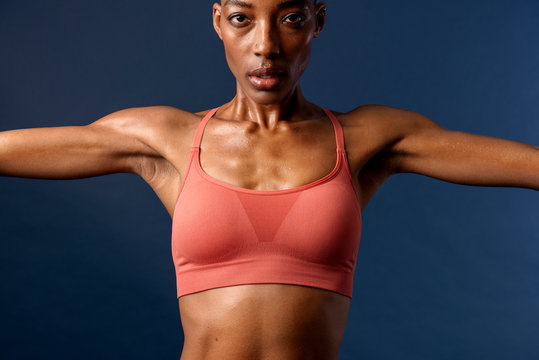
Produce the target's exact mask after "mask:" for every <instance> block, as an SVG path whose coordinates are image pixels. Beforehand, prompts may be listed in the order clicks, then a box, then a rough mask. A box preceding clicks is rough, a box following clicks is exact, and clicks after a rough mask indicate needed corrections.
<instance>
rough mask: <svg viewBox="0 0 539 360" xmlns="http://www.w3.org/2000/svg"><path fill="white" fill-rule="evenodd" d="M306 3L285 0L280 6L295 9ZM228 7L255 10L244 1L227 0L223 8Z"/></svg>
mask: <svg viewBox="0 0 539 360" xmlns="http://www.w3.org/2000/svg"><path fill="white" fill-rule="evenodd" d="M305 2H306V0H285V1H283V2H282V3H280V4H279V8H281V9H288V8H291V7H293V6H298V5H300V6H301V5H305ZM227 5H230V6H232V5H235V6H239V7H244V8H248V9H252V8H253V4H250V3H248V2H245V1H242V0H226V1H225V4H224V5H223V6H227Z"/></svg>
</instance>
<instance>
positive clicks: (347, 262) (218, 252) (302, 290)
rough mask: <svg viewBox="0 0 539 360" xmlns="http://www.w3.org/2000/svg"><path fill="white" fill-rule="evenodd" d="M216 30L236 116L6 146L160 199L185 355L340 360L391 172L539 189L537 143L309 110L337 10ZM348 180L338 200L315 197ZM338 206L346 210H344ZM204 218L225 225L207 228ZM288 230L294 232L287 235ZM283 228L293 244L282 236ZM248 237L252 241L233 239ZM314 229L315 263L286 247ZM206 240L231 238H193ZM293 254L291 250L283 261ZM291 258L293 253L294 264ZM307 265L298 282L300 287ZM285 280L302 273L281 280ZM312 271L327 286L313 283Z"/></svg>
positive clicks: (33, 170)
mask: <svg viewBox="0 0 539 360" xmlns="http://www.w3.org/2000/svg"><path fill="white" fill-rule="evenodd" d="M213 19H214V27H215V30H216V32H217V34H218V35H219V37H220V38H221V39H222V41H223V44H224V47H225V51H226V55H227V61H228V64H229V67H230V69H231V71H232V73H233V74H234V76H235V78H236V81H237V94H236V97H235V98H234V99H233V100H232V101H230V102H229V103H227V104H224V105H222V106H220V107H219V108H218V109H213V110H211V111H204V112H201V113H197V114H191V113H188V112H184V111H181V110H178V109H175V108H169V107H151V108H133V109H127V110H123V111H119V112H116V113H113V114H111V115H109V116H106V117H104V118H102V119H100V120H98V121H96V122H94V123H93V124H91V125H88V126H85V127H67V128H56V129H32V130H20V131H12V132H5V133H3V134H2V136H1V137H0V141H2V144H3V145H4V149H7V150H4V151H3V153H2V158H1V160H0V173H1V174H3V175H9V176H23V177H35V178H60V179H61V178H80V177H89V176H96V175H103V174H109V173H116V172H132V173H135V174H138V175H140V176H141V177H142V178H143V179H144V180H145V181H146V182H147V183H148V184H149V185H150V186H151V187H152V189H153V190H154V191H155V193H156V194H157V195H158V197H159V198H160V199H161V201H162V202H163V204H164V206H165V208H166V209H167V211H168V213H169V214H170V215H171V217H173V219H174V225H173V256H174V259H175V262H176V271H177V275H178V295H179V303H180V313H181V317H182V325H183V328H184V332H185V345H184V349H183V353H182V358H185V359H187V360H189V359H197V358H219V359H223V358H230V359H253V358H278V359H296V358H297V359H300V358H320V359H333V358H337V357H338V349H339V345H340V342H341V339H342V336H343V332H344V328H345V323H346V318H347V315H348V308H349V304H350V296H351V278H350V277H351V271H352V270H353V265H354V264H353V263H354V261H355V255H350V254H351V253H354V252H355V251H357V241H358V240H359V239H358V234H359V228H358V226H359V224H360V217H359V209H363V208H364V207H365V206H366V205H367V203H368V202H369V200H370V199H371V197H372V196H373V195H374V193H375V192H376V190H377V189H378V187H379V186H380V185H381V184H382V183H383V182H384V181H385V180H386V179H387V178H388V177H389V176H390V175H392V174H395V173H399V172H414V173H419V174H424V175H427V176H431V177H435V178H439V179H442V180H446V181H451V182H456V183H463V184H472V185H491V186H521V187H528V188H533V189H538V188H539V179H538V174H539V156H538V151H537V148H536V147H534V146H529V145H524V144H520V143H516V142H511V141H506V140H500V139H493V138H486V137H480V136H474V135H468V134H464V133H456V132H450V131H446V130H444V129H442V128H441V127H439V126H437V125H436V124H434V123H433V122H432V121H430V120H429V119H427V118H426V117H424V116H421V115H419V114H417V113H414V112H410V111H404V110H398V109H394V108H389V107H383V106H361V107H359V108H356V109H355V110H353V111H351V112H348V113H337V112H329V111H326V110H324V109H322V108H320V107H319V106H316V105H314V104H312V103H310V102H308V101H307V100H306V99H305V98H304V96H303V95H302V92H301V90H300V87H299V78H300V76H301V75H302V73H303V71H304V70H305V68H306V66H307V63H308V60H309V56H310V50H311V44H312V41H313V39H314V38H315V37H317V36H318V35H319V34H320V32H321V31H322V29H323V27H324V23H325V5H324V4H323V3H315V2H314V1H290V2H282V1H273V0H272V1H232V0H231V1H223V2H222V3H221V4H216V5H214V8H213ZM341 129H342V130H341ZM199 148H200V150H199ZM344 150H346V151H344ZM43 153H45V154H46V156H43V155H42V154H43ZM36 154H38V155H36ZM199 157H200V158H199ZM199 164H200V165H199ZM478 170H479V171H478ZM187 179H189V181H187ZM336 179H337V180H338V181H340V182H339V183H337V186H336V188H335V189H331V190H327V191H325V192H322V193H320V194H316V196H313V195H312V193H315V192H316V191H317V190H319V189H321V188H323V187H324V186H326V185H328V184H330V183H331V184H335V182H334V181H335V180H336ZM347 179H348V180H350V181H349V182H348V183H347ZM218 188H219V189H221V188H222V189H227V190H226V191H225V190H222V189H221V190H222V191H219V190H217V189H218ZM200 189H207V191H200ZM197 191H198V192H197ZM209 193H211V194H212V197H211V198H208V196H209V195H208V194H209ZM227 194H228V195H230V194H234V196H237V198H238V199H239V202H236V203H234V204H232V203H231V201H233V200H231V199H235V197H234V196H232V197H226V196H228V195H227ZM246 194H249V195H251V196H247V195H246ZM285 194H287V195H286V196H285ZM292 194H301V196H302V197H304V198H305V197H311V198H313V199H311V200H310V202H308V203H307V204H310V206H307V205H303V208H302V209H303V212H302V213H301V214H300V215H298V214H294V213H293V211H292V210H291V209H292V207H293V206H294V205H296V202H297V201H299V200H298V199H295V198H292V196H288V195H292ZM306 194H311V195H306ZM213 195H215V196H213ZM260 195H263V196H260ZM178 196H179V200H178V201H177V199H178ZM230 196H231V195H230ZM225 197H226V198H225ZM259 197H260V198H259ZM261 197H264V199H265V200H262V199H261ZM223 198H224V200H223ZM281 198H282V199H281ZM285 198H286V199H285ZM335 198H337V199H340V200H339V201H335V202H334V203H332V200H333V199H335ZM268 199H269V200H268ZM271 199H277V200H275V201H273V200H271ZM316 201H318V203H317V202H316ZM261 203H263V207H262V209H260V207H261V205H260V204H261ZM200 204H203V207H202V208H200V206H201V205H200ZM212 205H215V206H212ZM322 207H323V208H322ZM193 209H197V210H196V211H194V210H193ZM268 209H271V210H272V211H269V212H268V211H267V210H268ZM328 209H330V210H328ZM242 212H245V214H246V216H245V215H243V216H240V213H242ZM208 213H209V214H210V215H212V216H208V215H207V214H208ZM335 213H338V214H340V216H339V217H338V218H335V216H334V214H335ZM225 215H227V216H225ZM206 216H208V217H207V219H208V220H211V222H208V223H203V222H201V221H200V219H201V217H204V218H205V217H206ZM288 217H292V218H293V219H296V221H290V223H288V224H287V223H286V221H287V218H288ZM343 218H344V219H345V221H344V222H342V219H343ZM216 219H217V220H216ZM249 222H251V224H250V225H252V228H250V227H249V226H250V225H249ZM231 224H234V226H231ZM268 224H269V225H268ZM305 224H307V225H305ZM328 224H329V225H328ZM270 225H271V226H270ZM285 225H286V226H285ZM293 225H296V226H297V229H296V230H297V231H298V234H295V233H293V231H294V226H293ZM283 226H285V227H286V229H287V231H288V233H287V235H286V236H281V237H280V238H279V231H281V229H282V227H283ZM238 228H241V229H246V230H244V231H245V232H248V231H249V230H247V229H252V230H253V231H254V233H251V234H249V235H246V234H245V233H242V234H241V236H240V237H239V240H238V237H236V236H232V237H231V236H228V234H230V233H234V231H236V230H237V229H238ZM313 229H314V231H313V233H311V234H310V236H311V237H313V236H314V235H315V234H320V233H322V234H323V236H320V238H319V241H320V242H319V243H317V244H316V245H317V246H319V247H321V248H322V247H323V246H326V247H325V248H322V250H323V251H319V252H318V253H316V252H312V251H313V249H312V248H310V247H309V246H307V244H305V243H304V242H303V243H302V242H301V240H299V243H295V244H290V243H287V242H289V241H291V239H292V240H293V239H296V238H298V237H299V238H300V239H301V236H304V237H305V234H306V232H308V231H312V230H313ZM328 229H329V230H331V229H335V232H333V233H332V232H331V231H329V230H328ZM342 229H345V230H346V231H342ZM204 232H206V233H205V234H206V236H204ZM200 234H203V235H202V236H200ZM335 234H338V236H337V235H335ZM197 235H198V236H197ZM242 236H243V237H245V238H242ZM208 237H211V238H213V239H215V238H218V239H220V240H221V241H214V242H207V243H204V244H200V243H195V242H194V240H193V239H200V238H208ZM246 238H249V239H246ZM253 238H254V239H256V240H258V241H259V243H257V244H256V245H257V246H258V247H257V246H255V247H251V248H250V250H249V251H252V252H253V254H254V255H253V256H251V257H250V261H251V264H252V266H245V265H243V264H242V263H241V262H240V263H238V264H236V265H235V266H233V267H232V269H231V270H230V271H229V272H227V271H228V270H226V261H229V260H230V259H231V257H234V256H236V255H238V254H240V255H245V254H243V253H242V252H243V251H244V245H245V242H249V241H251V240H252V239H253ZM343 239H346V240H347V241H343ZM306 240H307V239H305V241H306ZM238 241H239V242H240V246H238ZM242 241H243V243H241V242H242ZM279 241H281V243H283V242H284V245H283V247H280V248H279V249H273V248H271V246H272V243H278V242H279ZM354 241H356V242H354ZM223 243H224V244H225V245H226V246H223V245H222V244H223ZM260 244H264V245H260ZM268 244H269V245H268ZM302 245H303V246H302ZM329 245H331V246H329ZM286 246H288V247H291V248H292V251H291V253H289V254H287V256H286V257H285V256H284V255H285V254H284V253H283V251H284V250H283V249H284V248H285V247H286ZM231 248H232V249H234V251H235V252H234V251H233V253H232V254H231V253H230V252H229V250H230V249H231ZM261 249H262V250H261ZM264 249H273V250H270V251H269V252H268V256H269V257H271V259H272V260H273V261H274V263H273V266H271V267H270V268H265V267H264V266H262V265H261V264H263V263H264V259H263V258H262V257H261V255H262V253H264V252H265V251H266V250H264ZM343 249H344V250H343ZM328 252H329V253H330V254H329V255H328ZM301 256H303V258H300V257H301ZM324 256H327V257H324ZM298 259H299V260H298ZM294 260H298V264H299V265H298V266H299V270H298V273H300V275H290V274H291V271H292V270H294V268H293V267H292V266H291V265H290V263H291V262H292V261H294ZM305 261H307V262H308V264H305ZM201 264H202V265H204V266H202V265H201ZM206 265H208V266H206ZM212 265H216V266H212ZM217 265H218V266H217ZM212 267H213V269H216V270H217V271H210V270H213V269H211V268H212ZM280 268H284V269H285V270H290V271H284V272H283V273H282V274H279V275H278V277H275V273H276V272H277V270H278V269H280ZM308 271H313V272H316V274H317V277H316V278H315V279H312V278H309V277H308V276H306V275H305V273H307V272H308ZM332 271H333V272H332ZM189 273H195V274H196V276H190V275H189ZM223 273H225V275H228V276H223ZM328 274H329V275H328ZM240 277H241V278H242V279H238V278H240ZM236 285H237V286H236ZM298 285H299V286H298ZM301 285H303V286H301Z"/></svg>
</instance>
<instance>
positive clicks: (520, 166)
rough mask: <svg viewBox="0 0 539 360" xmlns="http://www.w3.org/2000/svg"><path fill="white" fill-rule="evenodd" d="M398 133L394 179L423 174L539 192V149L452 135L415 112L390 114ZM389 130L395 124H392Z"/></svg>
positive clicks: (391, 155) (391, 161)
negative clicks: (399, 176) (396, 174)
mask: <svg viewBox="0 0 539 360" xmlns="http://www.w3.org/2000/svg"><path fill="white" fill-rule="evenodd" d="M386 116H387V119H389V118H390V119H391V120H390V121H389V123H392V124H393V126H394V128H393V129H398V130H397V131H398V137H397V140H396V141H394V142H393V144H392V145H391V146H390V148H389V149H388V150H389V151H388V154H387V155H388V157H387V160H388V165H389V170H390V172H391V173H400V172H410V173H417V174H422V175H426V176H430V177H433V178H437V179H440V180H445V181H449V182H453V183H458V184H466V185H483V186H511V187H526V188H531V189H535V190H539V147H538V146H533V145H528V144H523V143H520V142H516V141H510V140H505V139H499V138H493V137H488V136H480V135H472V134H468V133H463V132H457V131H449V130H446V129H444V128H442V127H441V126H439V125H437V124H436V123H434V122H432V121H431V120H430V119H428V118H427V117H425V116H423V115H420V114H418V113H415V112H413V111H407V110H399V109H393V108H391V109H389V110H387V111H386V112H385V114H384V117H386ZM388 125H389V124H388Z"/></svg>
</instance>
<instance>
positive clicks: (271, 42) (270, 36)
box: [253, 21, 281, 58]
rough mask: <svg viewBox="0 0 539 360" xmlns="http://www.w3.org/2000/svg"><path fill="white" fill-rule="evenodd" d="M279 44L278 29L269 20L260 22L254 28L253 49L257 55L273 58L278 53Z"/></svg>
mask: <svg viewBox="0 0 539 360" xmlns="http://www.w3.org/2000/svg"><path fill="white" fill-rule="evenodd" d="M280 49H281V44H280V40H279V31H278V30H277V29H275V28H274V26H272V25H271V23H270V22H267V21H265V22H261V23H259V24H258V25H257V27H256V29H255V37H254V45H253V51H254V53H255V54H256V55H257V56H263V57H265V58H273V57H275V56H277V55H279V53H280Z"/></svg>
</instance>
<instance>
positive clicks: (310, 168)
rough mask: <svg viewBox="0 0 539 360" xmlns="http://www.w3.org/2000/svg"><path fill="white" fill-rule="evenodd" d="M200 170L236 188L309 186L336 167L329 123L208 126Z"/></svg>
mask: <svg viewBox="0 0 539 360" xmlns="http://www.w3.org/2000/svg"><path fill="white" fill-rule="evenodd" d="M200 148H201V150H200V155H199V157H200V166H201V168H202V169H203V171H204V172H205V173H206V174H207V175H208V176H210V177H211V178H214V179H217V180H219V181H222V182H225V183H227V184H230V185H234V186H237V187H240V188H245V189H253V190H282V189H289V188H293V187H298V186H302V185H305V184H309V183H311V182H314V181H316V180H318V179H320V178H323V177H324V176H325V175H327V174H328V173H330V172H331V171H332V170H333V168H334V167H335V165H336V158H337V151H336V140H335V133H334V130H333V126H332V125H331V123H329V122H325V123H324V122H321V121H319V122H316V121H312V122H304V123H299V124H282V125H281V126H280V127H278V128H277V129H276V130H273V131H269V130H263V129H260V128H259V127H257V126H254V127H253V126H251V125H249V124H248V125H247V126H246V124H241V123H226V122H221V121H213V122H210V123H208V125H207V126H206V128H205V131H204V135H203V137H202V141H201V144H200Z"/></svg>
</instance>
